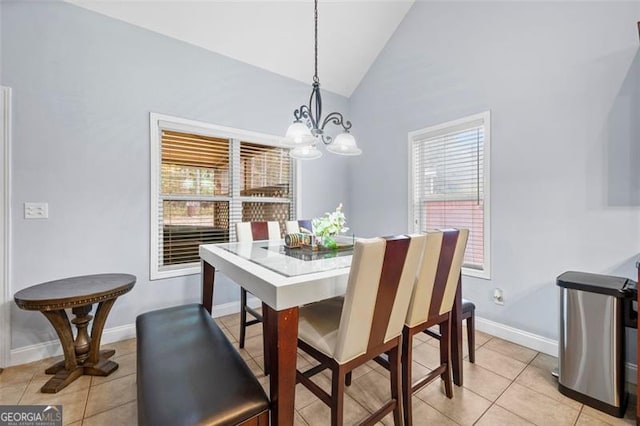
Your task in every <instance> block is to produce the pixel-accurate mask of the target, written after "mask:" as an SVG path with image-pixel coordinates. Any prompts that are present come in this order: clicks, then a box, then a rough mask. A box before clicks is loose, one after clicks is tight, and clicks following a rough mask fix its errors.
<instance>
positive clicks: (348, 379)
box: [344, 371, 351, 386]
mask: <svg viewBox="0 0 640 426" xmlns="http://www.w3.org/2000/svg"><path fill="white" fill-rule="evenodd" d="M344 385H345V386H351V371H349V372H348V373H347V375H346V376H344Z"/></svg>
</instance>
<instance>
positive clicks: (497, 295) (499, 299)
mask: <svg viewBox="0 0 640 426" xmlns="http://www.w3.org/2000/svg"><path fill="white" fill-rule="evenodd" d="M493 303H495V304H496V305H504V293H503V292H502V289H501V288H495V289H493Z"/></svg>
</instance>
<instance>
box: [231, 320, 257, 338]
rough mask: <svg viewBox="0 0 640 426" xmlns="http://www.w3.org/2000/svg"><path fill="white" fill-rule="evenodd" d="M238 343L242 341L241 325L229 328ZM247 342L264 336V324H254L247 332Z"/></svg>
mask: <svg viewBox="0 0 640 426" xmlns="http://www.w3.org/2000/svg"><path fill="white" fill-rule="evenodd" d="M227 330H229V333H231V335H232V336H233V338H234V339H235V341H236V342H239V341H240V323H238V325H236V326H234V327H229V328H227ZM245 333H246V334H245V337H244V338H245V341H246V339H249V338H251V337H256V336H262V324H253V325H250V326H249V327H247V328H246V330H245Z"/></svg>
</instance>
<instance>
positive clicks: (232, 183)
mask: <svg viewBox="0 0 640 426" xmlns="http://www.w3.org/2000/svg"><path fill="white" fill-rule="evenodd" d="M158 116H159V115H158ZM160 117H161V118H162V120H160V119H158V118H156V117H154V114H152V120H151V124H152V126H155V128H154V127H152V132H151V133H152V135H151V143H152V149H151V151H152V185H151V186H152V212H151V215H152V218H151V222H152V236H151V279H157V278H165V277H171V276H179V275H184V274H188V273H196V272H198V271H199V261H200V257H199V246H200V245H201V244H213V243H222V242H229V241H234V240H235V226H234V224H235V223H236V222H241V221H269V220H277V221H279V222H280V223H281V229H284V223H285V222H286V221H287V220H289V219H290V218H293V217H296V212H295V210H296V198H295V192H296V191H295V184H294V183H295V173H294V171H295V170H294V167H293V160H291V158H290V157H289V155H288V152H287V150H286V149H283V148H280V147H277V146H274V145H272V144H273V143H275V142H274V141H272V140H270V139H269V137H268V136H267V137H265V139H268V140H265V143H264V144H262V143H259V142H258V141H256V139H258V140H259V139H260V137H259V136H256V134H252V133H250V132H246V135H247V138H248V139H251V142H245V141H243V138H242V135H243V133H242V131H239V130H235V129H228V128H222V127H218V126H213V125H206V124H205V123H197V122H191V121H188V120H183V119H178V118H175V122H172V121H171V120H168V119H169V118H171V117H167V116H160ZM154 120H155V121H154ZM186 123H188V124H189V125H186ZM193 123H195V124H196V125H192V124H193ZM199 126H202V128H200V127H199ZM217 129H220V130H219V131H217ZM216 133H219V134H220V137H219V136H217V135H216ZM225 136H226V137H225Z"/></svg>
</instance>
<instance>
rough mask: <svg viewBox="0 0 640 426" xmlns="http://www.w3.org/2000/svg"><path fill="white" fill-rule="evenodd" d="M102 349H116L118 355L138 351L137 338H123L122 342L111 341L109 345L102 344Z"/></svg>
mask: <svg viewBox="0 0 640 426" xmlns="http://www.w3.org/2000/svg"><path fill="white" fill-rule="evenodd" d="M101 349H115V350H116V353H115V355H114V357H116V356H122V355H126V354H131V353H135V352H136V339H128V340H121V341H120V342H114V343H109V344H108V345H102V348H101Z"/></svg>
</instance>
